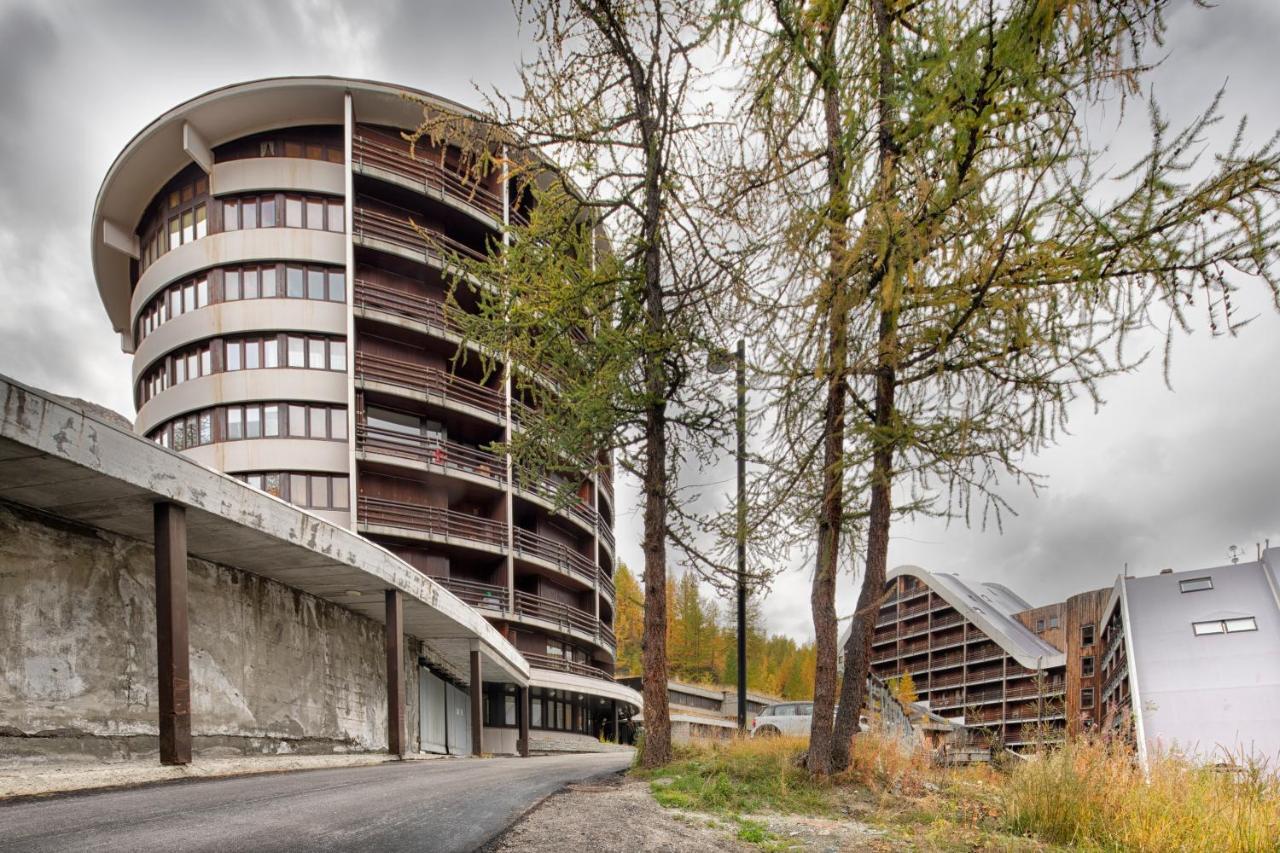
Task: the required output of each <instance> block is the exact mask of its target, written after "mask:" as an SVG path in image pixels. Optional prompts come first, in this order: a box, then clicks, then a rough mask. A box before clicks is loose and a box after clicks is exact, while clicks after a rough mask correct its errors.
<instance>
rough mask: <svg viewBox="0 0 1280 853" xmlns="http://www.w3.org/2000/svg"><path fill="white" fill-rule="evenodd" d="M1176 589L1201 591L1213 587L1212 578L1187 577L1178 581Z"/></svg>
mask: <svg viewBox="0 0 1280 853" xmlns="http://www.w3.org/2000/svg"><path fill="white" fill-rule="evenodd" d="M1178 589H1179V590H1180V591H1182V592H1202V591H1204V590H1206V589H1213V578H1188V579H1187V580H1184V581H1178Z"/></svg>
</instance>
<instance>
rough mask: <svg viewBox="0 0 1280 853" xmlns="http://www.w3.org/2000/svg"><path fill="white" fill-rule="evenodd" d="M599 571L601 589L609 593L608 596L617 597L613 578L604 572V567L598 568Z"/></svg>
mask: <svg viewBox="0 0 1280 853" xmlns="http://www.w3.org/2000/svg"><path fill="white" fill-rule="evenodd" d="M599 571H600V588H601V589H603V590H604V591H605V592H607V593H609V598H612V599H616V598H617V597H618V590H617V587H615V586H614V584H613V578H611V577H609V575H608V574H607V573H606V572H605V570H604V569H600V570H599Z"/></svg>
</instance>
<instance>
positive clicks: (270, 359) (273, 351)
mask: <svg viewBox="0 0 1280 853" xmlns="http://www.w3.org/2000/svg"><path fill="white" fill-rule="evenodd" d="M262 366H263V367H279V366H280V342H279V341H277V340H276V339H275V338H267V339H266V340H265V341H263V342H262Z"/></svg>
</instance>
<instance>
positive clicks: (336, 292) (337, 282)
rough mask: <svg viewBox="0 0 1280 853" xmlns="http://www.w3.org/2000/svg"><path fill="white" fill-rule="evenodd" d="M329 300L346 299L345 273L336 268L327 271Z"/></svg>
mask: <svg viewBox="0 0 1280 853" xmlns="http://www.w3.org/2000/svg"><path fill="white" fill-rule="evenodd" d="M329 301H331V302H346V301H347V274H346V273H344V272H339V271H338V270H331V271H330V272H329Z"/></svg>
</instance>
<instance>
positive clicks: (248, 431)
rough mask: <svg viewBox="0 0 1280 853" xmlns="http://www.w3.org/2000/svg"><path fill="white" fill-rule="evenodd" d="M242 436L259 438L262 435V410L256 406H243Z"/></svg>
mask: <svg viewBox="0 0 1280 853" xmlns="http://www.w3.org/2000/svg"><path fill="white" fill-rule="evenodd" d="M244 437H245V438H261V437H262V410H261V409H259V408H258V407H257V406H245V409H244Z"/></svg>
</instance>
